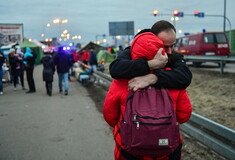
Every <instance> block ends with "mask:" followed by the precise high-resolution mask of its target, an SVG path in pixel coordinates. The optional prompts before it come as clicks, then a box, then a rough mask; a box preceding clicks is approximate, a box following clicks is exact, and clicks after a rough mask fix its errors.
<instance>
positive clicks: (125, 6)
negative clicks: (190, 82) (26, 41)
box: [0, 0, 235, 43]
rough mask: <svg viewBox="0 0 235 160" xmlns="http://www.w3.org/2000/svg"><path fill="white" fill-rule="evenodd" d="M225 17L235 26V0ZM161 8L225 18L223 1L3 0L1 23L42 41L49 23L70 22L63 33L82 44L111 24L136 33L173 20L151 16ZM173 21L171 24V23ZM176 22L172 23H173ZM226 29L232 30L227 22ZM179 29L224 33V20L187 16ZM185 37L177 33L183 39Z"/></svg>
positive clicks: (52, 32) (55, 29) (53, 30)
mask: <svg viewBox="0 0 235 160" xmlns="http://www.w3.org/2000/svg"><path fill="white" fill-rule="evenodd" d="M226 2H227V7H226V17H227V18H228V19H229V20H230V21H231V23H232V29H234V28H235V27H234V26H235V14H234V6H235V1H234V0H226ZM154 9H158V10H159V12H160V13H162V14H171V13H172V11H173V10H174V9H178V10H179V11H183V12H184V14H193V12H194V11H195V10H198V11H202V12H204V13H205V15H221V16H222V15H223V14H224V0H205V1H203V0H145V1H143V0H98V1H97V0H61V1H60V0H1V3H0V12H1V14H0V23H23V24H24V36H25V37H26V38H33V39H38V40H42V38H41V37H40V34H41V33H42V32H43V28H44V26H45V25H46V24H47V23H51V24H52V21H53V19H55V18H60V19H68V21H69V22H68V23H66V24H61V30H64V29H67V30H68V31H69V32H70V34H71V36H73V35H81V36H82V39H81V40H80V41H81V42H83V43H87V42H89V41H95V37H96V35H103V34H106V35H109V26H108V24H109V22H120V21H134V26H135V33H136V32H137V30H138V29H144V28H150V27H151V26H152V24H154V23H155V22H156V21H158V20H161V19H164V20H169V21H171V20H170V18H171V17H170V16H156V17H154V16H153V15H152V11H153V10H154ZM171 22H172V21H171ZM172 23H173V22H172ZM226 25H227V26H226V29H227V30H228V29H229V28H230V27H229V25H228V23H226ZM176 29H177V30H182V31H183V33H184V32H190V33H197V32H201V31H202V29H206V30H207V31H222V30H223V18H222V17H205V18H198V17H192V16H185V17H184V18H180V20H179V21H177V22H176ZM45 34H46V37H47V36H51V37H55V36H57V35H58V34H59V25H58V24H53V25H52V26H51V27H50V28H45ZM181 35H182V34H179V33H178V34H177V36H181Z"/></svg>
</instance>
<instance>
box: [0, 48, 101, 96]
mask: <svg viewBox="0 0 235 160" xmlns="http://www.w3.org/2000/svg"><path fill="white" fill-rule="evenodd" d="M96 55H97V52H96V51H95V49H94V47H90V48H89V50H83V51H81V52H80V53H78V52H77V51H76V50H75V49H72V50H67V49H66V47H64V46H61V47H59V48H58V50H57V51H54V52H44V55H43V56H42V58H40V63H41V64H42V65H43V71H42V72H43V73H42V80H43V81H44V82H45V88H46V93H47V94H48V95H49V96H51V95H52V89H53V80H54V73H55V71H57V74H58V86H59V92H60V93H64V95H68V91H69V82H70V81H72V80H71V77H70V76H71V75H72V74H73V64H74V63H75V62H77V61H79V60H80V61H81V62H83V63H84V64H87V65H90V66H91V68H92V70H96V68H97V57H96ZM37 57H38V55H37V53H35V51H34V49H33V48H30V47H26V48H23V49H22V48H20V47H19V46H14V48H12V49H10V51H9V54H8V56H6V55H5V56H4V53H3V51H2V50H0V95H3V93H4V91H3V83H2V79H3V76H4V68H5V67H4V66H3V65H5V66H6V67H7V68H8V70H9V77H10V78H9V82H10V84H12V86H13V90H18V89H19V86H20V85H21V88H22V90H27V91H26V92H25V93H27V94H28V93H35V92H36V86H35V81H34V66H35V61H36V59H37ZM25 73H26V80H27V83H28V89H26V88H27V87H25V82H24V81H25V80H24V77H25Z"/></svg>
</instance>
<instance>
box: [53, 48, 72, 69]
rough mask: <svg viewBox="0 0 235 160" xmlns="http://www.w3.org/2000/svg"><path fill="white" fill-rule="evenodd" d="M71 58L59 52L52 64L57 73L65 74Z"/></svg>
mask: <svg viewBox="0 0 235 160" xmlns="http://www.w3.org/2000/svg"><path fill="white" fill-rule="evenodd" d="M71 63H72V61H71V56H70V54H69V53H67V52H65V51H62V50H59V51H58V52H57V53H56V54H55V57H54V64H55V65H56V70H57V72H58V73H67V72H69V68H70V66H71Z"/></svg>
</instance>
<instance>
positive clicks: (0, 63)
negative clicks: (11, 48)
mask: <svg viewBox="0 0 235 160" xmlns="http://www.w3.org/2000/svg"><path fill="white" fill-rule="evenodd" d="M0 52H1V53H0V70H2V66H3V63H5V57H4V54H3V52H2V50H0Z"/></svg>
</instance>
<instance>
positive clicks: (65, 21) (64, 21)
mask: <svg viewBox="0 0 235 160" xmlns="http://www.w3.org/2000/svg"><path fill="white" fill-rule="evenodd" d="M53 23H55V24H59V35H61V33H62V32H61V24H63V23H68V20H67V19H64V20H60V19H59V18H57V19H54V20H53ZM59 37H60V36H59Z"/></svg>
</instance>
